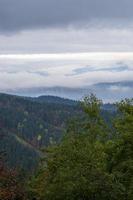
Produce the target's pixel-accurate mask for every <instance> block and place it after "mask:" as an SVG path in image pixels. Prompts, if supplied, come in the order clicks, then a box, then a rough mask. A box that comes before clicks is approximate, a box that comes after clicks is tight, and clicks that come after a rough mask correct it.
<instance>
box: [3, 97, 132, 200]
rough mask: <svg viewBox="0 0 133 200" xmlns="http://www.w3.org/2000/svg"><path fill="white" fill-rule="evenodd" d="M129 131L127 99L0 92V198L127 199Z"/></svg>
mask: <svg viewBox="0 0 133 200" xmlns="http://www.w3.org/2000/svg"><path fill="white" fill-rule="evenodd" d="M54 100H55V101H54ZM132 133H133V101H132V100H129V99H126V100H123V101H121V102H120V103H117V104H116V105H115V106H114V105H111V104H106V105H103V104H102V102H101V101H100V100H99V99H97V98H96V96H94V95H93V94H91V95H90V96H88V97H85V98H84V100H83V101H81V102H80V103H79V102H73V101H70V100H66V99H65V100H64V101H63V99H60V98H58V97H39V98H27V97H18V96H10V95H5V94H1V95H0V139H1V140H0V199H2V200H15V199H19V200H34V199H36V200H50V199H51V200H56V199H57V200H65V199H66V200H68V199H70V200H81V199H84V200H104V199H105V200H107V199H108V200H118V199H121V200H132V198H133V193H132V191H133V190H132V189H133V178H132V174H133V168H132V166H133V159H132V158H133V148H132V147H133V136H132ZM7 164H8V165H7Z"/></svg>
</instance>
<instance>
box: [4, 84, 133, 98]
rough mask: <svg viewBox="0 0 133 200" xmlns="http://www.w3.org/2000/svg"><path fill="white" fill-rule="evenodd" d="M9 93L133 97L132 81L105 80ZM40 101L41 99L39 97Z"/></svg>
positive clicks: (32, 95) (11, 92)
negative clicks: (88, 84)
mask: <svg viewBox="0 0 133 200" xmlns="http://www.w3.org/2000/svg"><path fill="white" fill-rule="evenodd" d="M6 92H7V93H10V94H17V95H22V96H31V97H37V96H41V95H46V96H47V95H50V96H58V97H63V98H67V99H73V100H80V99H82V98H83V97H84V96H85V95H88V94H90V93H94V94H96V95H97V97H99V98H100V99H102V100H103V101H104V102H114V101H119V100H121V99H123V98H132V97H133V81H122V82H105V83H97V84H94V85H90V86H86V87H80V88H68V87H38V88H25V89H20V90H17V89H16V90H8V91H6ZM40 101H41V99H40Z"/></svg>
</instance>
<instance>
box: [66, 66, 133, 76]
mask: <svg viewBox="0 0 133 200" xmlns="http://www.w3.org/2000/svg"><path fill="white" fill-rule="evenodd" d="M100 71H103V72H104V71H109V72H122V71H133V69H130V68H129V67H128V66H127V65H121V66H117V65H116V66H111V67H103V68H102V67H101V66H100V67H98V68H96V67H94V66H93V67H91V66H86V67H82V68H77V69H74V70H73V72H72V73H71V74H66V76H75V75H80V74H85V73H88V72H100Z"/></svg>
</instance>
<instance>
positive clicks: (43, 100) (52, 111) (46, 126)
mask: <svg viewBox="0 0 133 200" xmlns="http://www.w3.org/2000/svg"><path fill="white" fill-rule="evenodd" d="M79 112H80V109H79V108H78V106H77V103H76V102H75V101H71V100H67V99H62V98H58V97H49V96H46V97H39V98H27V97H18V96H12V95H7V94H0V134H2V135H3V136H4V137H2V139H1V140H0V150H4V151H6V155H7V161H8V163H9V164H10V165H11V166H17V167H22V168H23V167H24V168H33V166H35V165H36V163H37V162H38V159H39V157H40V156H41V153H40V149H41V148H42V147H46V146H48V145H50V144H53V143H58V142H59V141H60V139H61V137H62V135H63V130H64V128H65V124H66V122H67V121H68V119H70V118H71V117H72V116H74V115H75V114H76V113H77V114H78V113H79Z"/></svg>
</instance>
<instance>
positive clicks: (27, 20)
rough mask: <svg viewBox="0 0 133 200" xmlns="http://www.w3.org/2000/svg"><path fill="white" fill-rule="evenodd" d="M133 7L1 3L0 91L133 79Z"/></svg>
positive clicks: (51, 0) (100, 0)
mask: <svg viewBox="0 0 133 200" xmlns="http://www.w3.org/2000/svg"><path fill="white" fill-rule="evenodd" d="M132 8H133V0H0V80H1V83H0V89H5V88H16V87H17V88H23V87H37V86H55V85H56V86H57V85H59V86H61V85H65V86H72V85H73V86H74V87H79V86H84V85H89V84H93V83H96V82H104V81H106V82H107V81H110V82H111V81H123V80H133V78H132V77H133V67H132V66H133V54H132V53H129V52H133V12H132ZM92 52H93V53H92ZM96 52H100V53H99V54H97V53H96ZM107 52H110V53H107ZM116 52H117V53H116ZM118 52H119V53H118ZM125 52H126V53H125ZM127 52H128V53H127ZM40 54H41V55H40ZM115 69H116V70H115Z"/></svg>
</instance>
